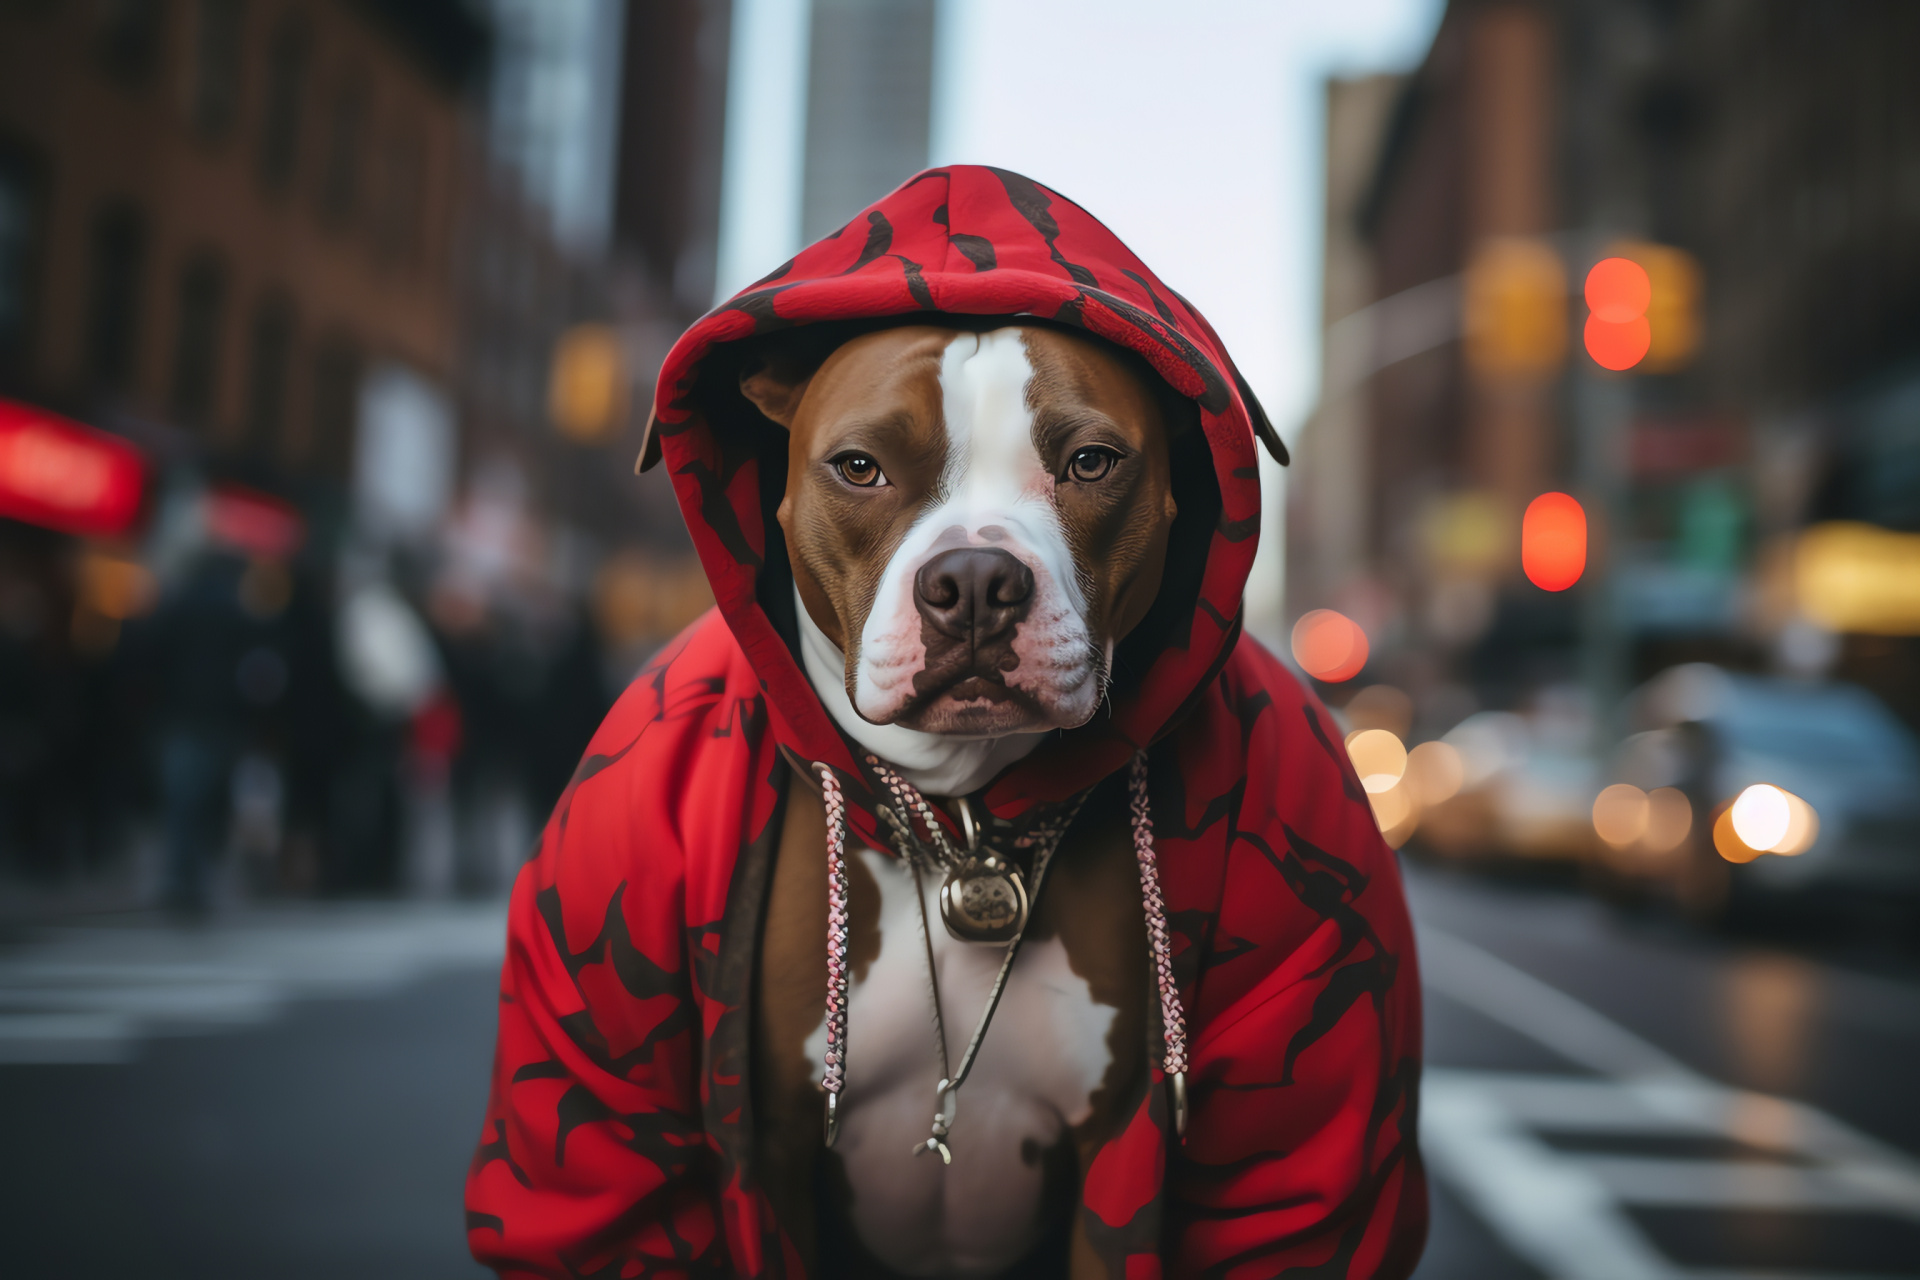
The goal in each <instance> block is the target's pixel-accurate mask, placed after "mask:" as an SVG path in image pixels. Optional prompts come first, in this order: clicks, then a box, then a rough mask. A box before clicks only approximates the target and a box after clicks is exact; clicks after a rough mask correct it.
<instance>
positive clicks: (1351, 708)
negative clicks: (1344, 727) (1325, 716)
mask: <svg viewBox="0 0 1920 1280" xmlns="http://www.w3.org/2000/svg"><path fill="white" fill-rule="evenodd" d="M1340 711H1341V714H1343V715H1344V716H1346V718H1347V723H1348V724H1349V725H1351V726H1352V727H1353V728H1355V729H1385V730H1387V731H1388V732H1389V733H1391V734H1393V735H1394V736H1395V737H1398V738H1402V739H1404V738H1405V737H1406V736H1407V734H1408V732H1410V731H1411V730H1412V728H1413V699H1412V698H1410V697H1408V696H1407V693H1406V691H1405V690H1403V689H1396V688H1394V687H1393V686H1392V685H1390V684H1370V685H1368V686H1367V687H1366V688H1364V689H1362V690H1361V691H1360V692H1358V693H1356V694H1354V695H1353V697H1351V698H1349V699H1348V700H1347V705H1346V706H1344V707H1342V708H1340Z"/></svg>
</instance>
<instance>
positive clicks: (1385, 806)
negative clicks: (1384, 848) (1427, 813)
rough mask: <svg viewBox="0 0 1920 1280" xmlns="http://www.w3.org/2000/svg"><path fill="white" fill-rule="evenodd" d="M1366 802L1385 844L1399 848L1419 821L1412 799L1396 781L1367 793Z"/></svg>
mask: <svg viewBox="0 0 1920 1280" xmlns="http://www.w3.org/2000/svg"><path fill="white" fill-rule="evenodd" d="M1367 802H1368V803H1369V804H1370V805H1372V806H1373V820H1374V822H1376V823H1377V824H1379V827H1380V834H1381V835H1383V836H1385V837H1386V838H1387V843H1388V844H1389V845H1392V846H1393V847H1394V848H1396V849H1397V848H1399V847H1400V845H1401V844H1402V843H1404V842H1405V840H1406V838H1407V837H1408V836H1410V835H1412V834H1413V828H1414V826H1415V824H1416V822H1417V821H1418V819H1419V816H1420V815H1419V812H1418V810H1416V809H1415V808H1414V806H1413V797H1411V796H1409V795H1408V794H1407V789H1406V788H1405V787H1404V786H1401V785H1399V782H1398V780H1396V781H1395V782H1394V783H1393V784H1392V785H1390V786H1388V787H1387V788H1386V789H1385V790H1382V791H1369V792H1368V793H1367Z"/></svg>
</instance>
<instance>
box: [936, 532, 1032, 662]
mask: <svg viewBox="0 0 1920 1280" xmlns="http://www.w3.org/2000/svg"><path fill="white" fill-rule="evenodd" d="M913 596H914V604H915V605H916V606H917V607H918V609H919V611H920V616H921V617H923V618H925V619H926V620H927V621H928V622H929V623H930V624H932V626H933V627H934V629H935V630H937V631H938V632H939V633H940V634H941V635H943V636H946V637H948V638H949V639H952V640H958V641H967V642H969V643H971V644H972V645H974V646H975V647H978V646H980V645H981V644H984V643H990V642H992V641H994V640H998V639H1001V638H1003V637H1005V636H1006V635H1007V633H1008V632H1010V631H1012V630H1013V629H1014V628H1015V627H1017V626H1018V625H1019V624H1020V622H1021V620H1022V619H1023V618H1025V617H1026V615H1027V610H1028V608H1029V607H1030V606H1031V604H1032V601H1033V570H1031V569H1029V568H1028V567H1027V566H1026V565H1025V564H1022V563H1021V562H1020V560H1019V559H1018V558H1017V557H1015V556H1013V555H1011V554H1009V553H1007V552H1005V551H1000V550H997V549H994V548H989V547H961V548H958V549H956V550H953V551H945V552H942V553H941V554H939V555H937V556H934V557H933V558H932V559H930V560H928V561H927V562H926V563H925V564H924V565H922V566H920V572H919V573H917V574H915V575H914V592H913Z"/></svg>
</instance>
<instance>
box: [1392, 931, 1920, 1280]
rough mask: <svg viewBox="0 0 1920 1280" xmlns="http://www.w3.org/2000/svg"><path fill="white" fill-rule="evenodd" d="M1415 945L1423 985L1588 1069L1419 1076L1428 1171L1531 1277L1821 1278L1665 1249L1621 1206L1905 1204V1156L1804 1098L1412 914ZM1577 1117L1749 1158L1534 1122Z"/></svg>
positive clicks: (1918, 1195)
mask: <svg viewBox="0 0 1920 1280" xmlns="http://www.w3.org/2000/svg"><path fill="white" fill-rule="evenodd" d="M1420 946H1421V961H1422V969H1423V976H1424V979H1425V981H1426V984H1427V985H1428V986H1429V987H1431V988H1432V989H1434V990H1436V991H1439V992H1441V993H1442V994H1444V995H1446V996H1448V997H1449V998H1450V999H1453V1000H1455V1001H1458V1002H1460V1003H1463V1004H1466V1005H1469V1006H1470V1007H1472V1008H1474V1009H1475V1010H1476V1011H1478V1012H1480V1013H1482V1014H1484V1015H1486V1016H1488V1017H1491V1018H1493V1019H1495V1020H1497V1021H1499V1022H1500V1023H1501V1024H1502V1025H1504V1026H1507V1027H1509V1028H1511V1029H1513V1030H1514V1031H1517V1032H1519V1033H1521V1034H1522V1035H1525V1036H1527V1037H1529V1038H1531V1039H1532V1040H1534V1041H1535V1042H1536V1043H1538V1044H1541V1045H1543V1046H1545V1047H1546V1048H1548V1049H1551V1050H1553V1051H1554V1052H1555V1053H1558V1054H1559V1055H1560V1056H1562V1057H1564V1058H1566V1059H1567V1060H1569V1061H1570V1062H1573V1063H1575V1064H1578V1066H1580V1067H1582V1068H1584V1069H1586V1070H1588V1071H1591V1072H1594V1073H1595V1074H1594V1075H1590V1076H1583V1075H1575V1074H1565V1075H1549V1074H1541V1073H1527V1072H1501V1071H1481V1070H1458V1069H1446V1068H1430V1069H1429V1070H1428V1071H1427V1073H1426V1076H1425V1079H1424V1082H1423V1087H1422V1097H1421V1114H1420V1135H1421V1146H1422V1148H1423V1149H1424V1151H1425V1152H1426V1156H1427V1160H1428V1162H1429V1164H1430V1165H1431V1166H1432V1167H1433V1169H1434V1172H1435V1173H1436V1175H1437V1176H1439V1177H1440V1178H1442V1179H1443V1180H1445V1181H1446V1183H1447V1184H1448V1185H1449V1186H1450V1187H1452V1188H1453V1189H1454V1190H1455V1191H1456V1192H1457V1193H1458V1194H1459V1195H1460V1196H1461V1198H1462V1199H1464V1200H1465V1201H1466V1203H1467V1204H1468V1206H1469V1207H1470V1208H1471V1209H1472V1210H1473V1211H1474V1212H1475V1213H1476V1214H1477V1215H1479V1217H1480V1218H1481V1219H1482V1220H1483V1221H1485V1222H1486V1223H1487V1225H1488V1226H1490V1227H1491V1228H1492V1229H1493V1230H1494V1231H1495V1232H1496V1233H1497V1234H1498V1235H1499V1236H1500V1237H1501V1239H1502V1240H1503V1241H1504V1242H1505V1243H1506V1245H1507V1247H1508V1248H1510V1249H1511V1250H1512V1251H1513V1252H1514V1253H1515V1254H1517V1255H1518V1256H1520V1257H1521V1258H1523V1259H1525V1260H1526V1261H1527V1262H1529V1263H1531V1264H1532V1265H1533V1266H1535V1267H1536V1268H1538V1269H1539V1270H1540V1271H1541V1272H1543V1273H1544V1274H1545V1275H1546V1276H1548V1277H1549V1280H1822V1277H1821V1275H1820V1273H1815V1272H1807V1271H1785V1270H1768V1271H1751V1270H1739V1269H1726V1268H1702V1267H1683V1266H1681V1265H1679V1264H1677V1263H1675V1262H1673V1261H1672V1260H1671V1259H1669V1258H1667V1257H1666V1256H1665V1255H1664V1254H1662V1253H1661V1252H1660V1251H1659V1250H1658V1249H1657V1248H1656V1247H1655V1246H1654V1244H1653V1243H1652V1242H1651V1241H1650V1240H1649V1239H1648V1238H1647V1237H1646V1235H1645V1233H1644V1232H1642V1231H1641V1230H1640V1229H1639V1227H1638V1226H1636V1225H1635V1223H1634V1221H1633V1219H1632V1217H1631V1216H1630V1215H1629V1214H1628V1213H1627V1212H1626V1210H1627V1209H1628V1208H1629V1207H1648V1208H1655V1207H1657V1208H1691V1209H1748V1210H1769V1211H1798V1212H1817V1211H1828V1212H1832V1211H1842V1212H1855V1213H1859V1212H1867V1213H1880V1214H1885V1215H1888V1216H1890V1217H1896V1218H1902V1219H1906V1220H1908V1221H1912V1222H1920V1163H1916V1162H1915V1161H1914V1160H1912V1159H1910V1158H1909V1157H1908V1156H1906V1155H1905V1154H1904V1153H1902V1152H1900V1151H1897V1150H1895V1149H1893V1148H1891V1147H1888V1146H1887V1145H1885V1144H1883V1143H1880V1142H1877V1141H1875V1140H1874V1139H1872V1138H1870V1137H1868V1136H1867V1135H1865V1134H1863V1133H1860V1132H1859V1131H1858V1130H1855V1129H1853V1128H1852V1127H1850V1126H1848V1125H1846V1124H1844V1123H1843V1122H1841V1121H1840V1120H1838V1119H1836V1118H1834V1117H1833V1116H1831V1115H1828V1114H1827V1113H1826V1112H1824V1111H1821V1110H1819V1109H1818V1108H1815V1107H1812V1106H1808V1105H1807V1104H1805V1103H1802V1102H1796V1101H1794V1100H1792V1099H1788V1098H1780V1097H1775V1096H1772V1095H1769V1094H1763V1093H1757V1092H1754V1091H1752V1090H1745V1089H1735V1088H1732V1087H1729V1086H1727V1085H1724V1084H1721V1083H1719V1082H1717V1081H1714V1080H1710V1079H1708V1078H1707V1077H1705V1076H1702V1075H1700V1074H1698V1073H1697V1072H1694V1071H1692V1070H1691V1069H1689V1068H1688V1067H1686V1066H1685V1065H1683V1064H1681V1063H1680V1062H1679V1061H1677V1060H1676V1059H1674V1058H1673V1057H1671V1056H1670V1055H1668V1054H1667V1053H1665V1052H1664V1051H1663V1050H1661V1049H1660V1048H1658V1047H1657V1046H1655V1045H1653V1044H1650V1043H1648V1042H1647V1041H1645V1040H1642V1039H1641V1038H1640V1037H1638V1036H1636V1035H1634V1034H1633V1033H1632V1032H1631V1031H1628V1030H1627V1029H1626V1028H1624V1027H1622V1026H1619V1025H1618V1024H1617V1023H1614V1022H1612V1021H1610V1020H1609V1019H1607V1018H1605V1017H1604V1016H1603V1015H1601V1014H1599V1013H1597V1012H1596V1011H1594V1010H1592V1009H1590V1008H1588V1007H1587V1006H1585V1005H1583V1004H1580V1003H1579V1002H1578V1001H1575V1000H1574V999H1573V998H1572V997H1570V996H1568V995H1566V994H1565V993H1564V992H1561V991H1559V990H1557V989H1555V988H1553V987H1550V986H1548V985H1547V984H1545V983H1543V982H1540V981H1539V980H1538V979H1536V978H1534V977H1532V976H1531V975H1529V974H1527V973H1524V972H1522V971H1521V970H1519V969H1516V968H1514V967H1513V966H1512V965H1509V964H1507V962H1506V961H1504V960H1501V959H1499V958H1498V957H1496V956H1494V955H1492V954H1490V953H1488V952H1486V951H1484V950H1482V949H1481V948H1479V947H1477V946H1474V945H1473V944H1472V943H1469V942H1467V941H1465V940H1463V939H1460V938H1457V937H1454V936H1452V935H1450V934H1447V933H1444V932H1441V931H1439V930H1433V929H1423V930H1422V931H1421V935H1420ZM1581 1133H1587V1134H1601V1135H1608V1136H1610V1137H1613V1138H1629V1139H1630V1138H1633V1137H1642V1138H1646V1139H1650V1140H1654V1141H1658V1140H1662V1139H1671V1138H1707V1139H1714V1140H1719V1141H1721V1142H1725V1143H1731V1144H1737V1145H1738V1147H1740V1148H1745V1149H1749V1150H1751V1152H1752V1153H1753V1154H1754V1155H1755V1157H1756V1158H1754V1159H1741V1160H1728V1159H1691V1158H1686V1157H1670V1156H1659V1155H1628V1154H1622V1153H1620V1152H1618V1151H1617V1150H1616V1151H1609V1152H1599V1151H1581V1150H1578V1149H1577V1144H1571V1145H1573V1146H1574V1147H1575V1148H1576V1149H1559V1148H1556V1147H1555V1146H1554V1145H1553V1144H1552V1143H1550V1142H1549V1141H1548V1140H1547V1138H1546V1137H1544V1136H1543V1135H1546V1134H1552V1135H1556V1136H1562V1137H1563V1138H1564V1136H1565V1135H1577V1134H1581ZM1566 1145H1569V1144H1566V1143H1565V1142H1564V1140H1563V1142H1562V1146H1566ZM1852 1274H1854V1275H1855V1276H1856V1277H1858V1275H1859V1273H1857V1272H1856V1273H1852ZM1875 1274H1876V1276H1878V1277H1880V1280H1892V1278H1891V1277H1887V1276H1886V1275H1885V1273H1875Z"/></svg>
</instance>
